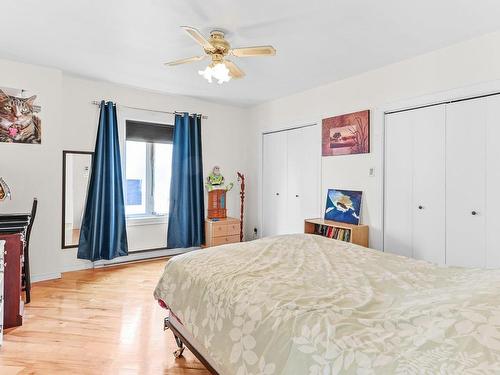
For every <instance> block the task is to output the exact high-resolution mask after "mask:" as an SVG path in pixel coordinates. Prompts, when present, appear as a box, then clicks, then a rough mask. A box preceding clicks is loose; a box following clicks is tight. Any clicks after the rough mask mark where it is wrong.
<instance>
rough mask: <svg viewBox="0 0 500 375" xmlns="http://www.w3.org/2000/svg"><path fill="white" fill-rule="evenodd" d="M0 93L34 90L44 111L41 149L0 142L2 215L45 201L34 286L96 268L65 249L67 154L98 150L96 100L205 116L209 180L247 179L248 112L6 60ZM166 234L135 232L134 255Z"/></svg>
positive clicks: (233, 199) (34, 246)
mask: <svg viewBox="0 0 500 375" xmlns="http://www.w3.org/2000/svg"><path fill="white" fill-rule="evenodd" d="M202 83H203V82H202ZM203 84H204V83H203ZM0 86H5V87H12V88H23V89H29V90H30V91H32V92H35V93H36V94H38V95H39V99H40V101H39V104H40V105H41V106H42V112H41V116H43V117H42V121H43V128H42V144H41V145H22V144H3V143H0V176H2V177H4V179H5V180H6V181H7V183H8V184H9V185H10V187H11V188H12V193H13V197H12V201H6V202H1V203H0V212H18V211H29V209H30V207H31V200H32V198H33V197H35V196H36V197H38V198H39V211H38V214H39V216H38V217H37V220H36V222H35V226H34V228H33V237H32V243H31V251H30V253H31V263H32V276H33V279H34V280H40V279H45V278H50V277H57V276H58V275H59V273H60V272H62V271H66V270H73V269H79V268H85V267H88V266H89V264H90V263H89V262H87V261H82V260H78V259H76V249H64V250H62V249H61V246H60V241H61V240H60V238H61V210H62V207H61V183H62V182H61V180H62V150H81V151H93V148H94V142H95V137H96V132H97V121H98V107H97V106H95V105H93V104H91V102H92V101H93V100H100V99H105V100H112V101H114V102H117V103H119V104H122V105H127V106H134V107H142V108H148V109H157V110H164V111H165V110H166V111H174V110H178V111H188V112H197V113H203V114H204V115H207V116H208V119H207V120H203V122H202V129H203V130H202V132H203V134H202V137H203V162H204V170H205V173H206V174H208V172H209V171H210V169H211V167H212V166H213V165H214V164H218V165H220V166H221V167H222V171H223V173H224V175H225V176H226V179H227V180H228V181H231V180H234V181H236V171H237V170H241V171H243V172H245V168H244V163H245V161H246V160H245V156H244V154H243V152H242V150H241V146H240V145H241V135H240V133H241V130H242V129H244V128H245V124H244V122H243V121H242V119H245V118H246V117H245V116H244V113H246V111H245V110H244V109H241V108H238V107H232V106H225V105H219V104H215V103H211V102H206V101H203V100H199V99H195V98H190V97H183V96H174V95H165V94H160V93H155V92H151V91H145V90H139V89H134V88H130V87H125V86H120V85H115V84H111V83H107V82H99V81H92V80H87V79H83V78H78V77H74V76H70V75H67V74H64V73H63V72H61V71H59V70H56V69H47V68H42V67H38V66H33V65H27V64H21V63H17V62H11V61H5V60H0ZM122 109H123V108H122ZM118 116H119V117H120V107H119V108H118ZM171 121H173V119H171ZM120 133H121V134H123V129H120ZM227 204H228V213H229V215H233V216H237V215H239V197H238V194H237V191H236V190H234V191H232V192H230V193H229V195H228V202H227ZM165 231H166V227H165V224H156V225H137V226H133V227H129V241H130V249H131V250H140V249H146V248H152V247H162V246H165V243H164V239H165V237H166V236H165Z"/></svg>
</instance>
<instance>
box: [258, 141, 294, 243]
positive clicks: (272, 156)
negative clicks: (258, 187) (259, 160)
mask: <svg viewBox="0 0 500 375" xmlns="http://www.w3.org/2000/svg"><path fill="white" fill-rule="evenodd" d="M262 195H263V197H262V198H263V205H262V211H263V212H262V234H263V236H273V235H278V234H283V233H286V232H287V226H288V223H287V207H286V206H287V135H286V133H285V132H276V133H270V134H265V135H264V137H263V184H262Z"/></svg>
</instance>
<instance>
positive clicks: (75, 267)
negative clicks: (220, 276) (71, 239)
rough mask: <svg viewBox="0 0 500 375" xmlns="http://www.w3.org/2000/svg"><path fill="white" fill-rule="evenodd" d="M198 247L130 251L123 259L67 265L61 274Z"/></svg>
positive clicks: (179, 252)
mask: <svg viewBox="0 0 500 375" xmlns="http://www.w3.org/2000/svg"><path fill="white" fill-rule="evenodd" d="M198 249H199V247H191V248H188V249H151V250H139V251H131V252H130V253H129V255H127V256H124V257H119V258H115V259H113V260H98V261H96V262H93V263H92V262H90V261H86V262H83V261H82V262H78V263H74V264H68V265H65V266H64V267H63V269H62V270H61V272H63V273H64V272H73V271H82V270H87V269H92V268H103V267H110V266H116V265H120V264H124V263H130V262H136V261H143V260H148V259H156V258H163V257H168V256H174V255H179V254H184V253H187V252H190V251H193V250H198Z"/></svg>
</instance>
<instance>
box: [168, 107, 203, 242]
mask: <svg viewBox="0 0 500 375" xmlns="http://www.w3.org/2000/svg"><path fill="white" fill-rule="evenodd" d="M173 143H174V146H173V154H172V177H171V182H170V210H169V216H168V233H167V248H169V249H176V248H186V247H193V246H200V245H201V244H203V243H204V242H205V227H204V218H205V206H204V200H203V198H204V190H203V163H202V155H201V117H200V116H197V115H191V116H190V115H189V114H188V113H184V114H182V115H181V114H176V115H175V126H174V141H173Z"/></svg>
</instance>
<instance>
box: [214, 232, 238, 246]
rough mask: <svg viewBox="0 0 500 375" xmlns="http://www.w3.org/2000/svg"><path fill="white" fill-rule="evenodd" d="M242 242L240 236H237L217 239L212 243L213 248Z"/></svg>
mask: <svg viewBox="0 0 500 375" xmlns="http://www.w3.org/2000/svg"><path fill="white" fill-rule="evenodd" d="M236 242H240V235H239V234H238V235H236V236H225V237H215V238H214V239H213V241H212V246H219V245H224V244H227V243H236Z"/></svg>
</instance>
